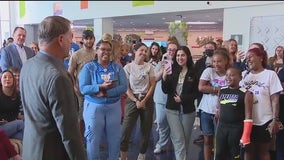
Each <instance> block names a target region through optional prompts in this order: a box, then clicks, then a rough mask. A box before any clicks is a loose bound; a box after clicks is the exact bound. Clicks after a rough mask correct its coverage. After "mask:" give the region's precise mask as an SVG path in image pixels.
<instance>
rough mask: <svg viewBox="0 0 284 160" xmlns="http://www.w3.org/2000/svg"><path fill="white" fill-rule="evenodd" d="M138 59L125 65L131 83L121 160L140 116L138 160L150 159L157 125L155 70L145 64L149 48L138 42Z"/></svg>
mask: <svg viewBox="0 0 284 160" xmlns="http://www.w3.org/2000/svg"><path fill="white" fill-rule="evenodd" d="M133 51H134V54H135V57H134V60H133V61H132V62H131V63H128V64H127V65H126V66H124V70H125V73H126V77H127V80H128V89H127V92H126V94H127V96H128V99H127V102H126V106H125V117H124V119H123V124H122V139H121V145H120V151H121V155H120V158H121V160H126V157H127V150H128V144H129V138H130V136H131V132H132V129H133V127H134V125H135V124H136V122H137V119H138V117H140V121H141V122H140V123H141V126H140V128H141V142H140V149H139V155H138V158H137V159H138V160H145V159H146V155H145V153H146V151H147V148H148V142H149V138H150V134H151V129H152V123H153V111H154V102H153V93H154V89H155V85H156V81H155V73H154V68H153V66H152V65H151V64H150V63H147V62H145V58H147V46H146V45H145V44H144V43H137V44H135V45H134V47H133Z"/></svg>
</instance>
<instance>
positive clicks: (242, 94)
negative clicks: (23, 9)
mask: <svg viewBox="0 0 284 160" xmlns="http://www.w3.org/2000/svg"><path fill="white" fill-rule="evenodd" d="M26 34H27V33H26V30H25V28H23V27H16V28H15V30H14V32H13V37H11V38H9V39H8V41H10V40H11V39H12V40H13V41H12V42H10V43H9V44H8V45H6V44H5V46H4V47H3V48H1V59H0V67H1V87H0V158H1V159H3V160H5V159H9V158H12V159H14V160H20V159H24V160H30V159H74V160H76V159H78V160H84V159H88V160H94V159H100V147H101V145H102V143H106V145H107V146H108V147H107V153H108V155H107V156H108V159H110V160H117V159H119V158H120V159H121V160H126V159H127V157H128V155H127V152H128V149H129V143H130V141H131V139H132V138H133V134H134V131H135V128H136V125H140V129H141V130H140V133H141V138H140V145H139V154H138V157H137V160H145V159H147V158H146V151H147V148H148V146H149V139H150V136H151V131H152V130H151V129H152V125H153V122H154V121H155V122H156V123H157V132H158V137H159V139H158V141H157V143H156V144H155V148H154V153H155V154H160V153H162V152H163V151H165V148H166V145H167V144H168V143H172V144H173V150H174V155H175V159H176V160H190V159H192V158H191V155H190V150H191V148H190V143H191V142H192V140H191V137H192V131H193V125H194V122H195V119H196V117H197V118H200V131H201V132H200V134H201V136H200V137H199V140H203V151H204V153H203V157H204V159H205V160H212V159H215V160H227V159H234V160H238V159H239V160H240V159H245V160H270V159H271V160H272V159H276V160H283V159H284V143H283V142H284V130H283V124H282V123H284V108H283V107H284V102H283V99H284V98H283V95H284V92H283V87H284V67H283V66H284V58H283V54H284V47H283V46H277V47H276V49H275V54H274V56H273V57H268V54H267V52H266V51H265V48H264V47H263V45H262V44H261V43H252V44H250V46H249V49H248V51H246V52H245V51H241V50H238V44H237V41H236V40H234V39H229V40H227V41H222V40H220V39H218V40H216V42H214V41H209V42H208V43H207V44H205V45H204V52H203V53H204V54H203V56H202V57H201V58H200V59H198V60H197V61H196V62H194V60H193V58H192V53H191V50H190V48H189V47H188V46H180V45H179V43H178V40H177V39H176V38H175V37H170V38H169V39H168V41H167V48H166V53H164V52H162V49H161V46H160V45H159V44H158V43H157V42H153V43H152V44H151V45H150V46H149V47H148V46H147V45H146V44H144V43H143V42H142V41H141V40H137V41H135V42H134V43H133V45H128V44H126V43H122V42H120V41H117V40H114V39H113V38H112V36H111V35H110V34H107V33H105V34H104V35H103V36H102V39H101V40H98V42H97V43H96V38H95V36H94V33H93V31H91V30H84V31H83V33H82V47H81V48H80V47H79V48H77V49H76V50H75V49H74V48H73V49H71V48H72V46H74V45H72V46H71V44H72V43H74V42H73V41H72V39H73V37H72V36H73V34H72V29H71V22H70V21H69V20H68V19H66V18H64V17H61V16H48V17H46V18H44V19H43V21H42V22H41V23H40V24H39V28H38V43H37V42H33V43H32V44H31V45H30V47H27V46H25V45H24V43H25V38H26ZM70 51H71V52H70ZM66 60H68V61H66ZM64 63H65V64H64ZM154 115H156V116H154ZM138 122H139V123H138ZM11 139H16V140H19V141H20V142H22V144H23V147H22V151H21V150H20V151H19V150H16V148H15V147H14V146H13V144H12V143H13V142H12V141H11ZM4 149H5V151H4Z"/></svg>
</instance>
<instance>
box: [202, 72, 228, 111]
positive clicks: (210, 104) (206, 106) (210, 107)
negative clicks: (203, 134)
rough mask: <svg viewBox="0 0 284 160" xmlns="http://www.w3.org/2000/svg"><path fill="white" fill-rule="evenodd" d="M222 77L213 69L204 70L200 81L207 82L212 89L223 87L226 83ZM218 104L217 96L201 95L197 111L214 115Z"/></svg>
mask: <svg viewBox="0 0 284 160" xmlns="http://www.w3.org/2000/svg"><path fill="white" fill-rule="evenodd" d="M225 77H226V76H225V75H224V76H219V75H218V74H217V73H216V71H215V70H214V69H213V68H211V67H210V68H206V69H205V70H204V71H203V72H202V74H201V77H200V79H201V80H205V81H209V82H210V85H211V86H213V87H225V86H227V82H226V79H225ZM217 104H218V96H217V95H216V94H203V96H202V99H201V101H200V103H199V106H198V109H201V110H202V111H204V112H206V113H210V114H215V113H216V109H217Z"/></svg>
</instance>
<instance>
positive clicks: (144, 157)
mask: <svg viewBox="0 0 284 160" xmlns="http://www.w3.org/2000/svg"><path fill="white" fill-rule="evenodd" d="M137 160H146V154H142V153H139V155H138V158H137Z"/></svg>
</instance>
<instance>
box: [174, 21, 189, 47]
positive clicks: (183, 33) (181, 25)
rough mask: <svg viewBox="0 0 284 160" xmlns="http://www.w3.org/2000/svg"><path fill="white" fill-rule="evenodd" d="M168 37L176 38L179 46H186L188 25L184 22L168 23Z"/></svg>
mask: <svg viewBox="0 0 284 160" xmlns="http://www.w3.org/2000/svg"><path fill="white" fill-rule="evenodd" d="M169 33H170V36H176V37H177V39H178V40H179V43H180V44H183V45H187V37H188V25H187V24H186V22H170V25H169Z"/></svg>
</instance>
